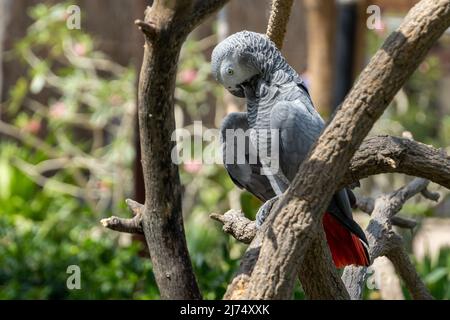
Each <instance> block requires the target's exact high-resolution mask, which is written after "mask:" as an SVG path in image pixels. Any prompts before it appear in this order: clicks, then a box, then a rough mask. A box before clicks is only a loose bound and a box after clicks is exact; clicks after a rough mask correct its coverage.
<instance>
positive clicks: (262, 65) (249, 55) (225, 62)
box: [211, 31, 287, 98]
mask: <svg viewBox="0 0 450 320" xmlns="http://www.w3.org/2000/svg"><path fill="white" fill-rule="evenodd" d="M282 65H287V64H286V62H285V60H284V58H283V57H282V56H281V53H280V51H279V50H278V49H277V48H276V46H275V44H274V43H273V42H272V41H271V40H270V39H269V38H268V37H267V36H265V35H263V34H260V33H255V32H250V31H241V32H238V33H235V34H233V35H231V36H229V37H228V38H226V39H225V40H223V41H222V42H220V43H219V44H218V45H217V46H216V47H215V48H214V50H213V52H212V56H211V68H212V73H213V76H214V78H215V79H216V80H217V81H218V82H219V83H220V84H221V85H223V86H224V87H225V88H226V89H227V90H228V91H229V92H230V93H231V94H233V95H235V96H237V97H241V98H243V97H245V86H246V85H247V84H248V83H249V82H250V80H252V79H255V78H257V77H265V76H267V75H268V74H270V73H272V72H273V71H274V68H277V67H280V66H282Z"/></svg>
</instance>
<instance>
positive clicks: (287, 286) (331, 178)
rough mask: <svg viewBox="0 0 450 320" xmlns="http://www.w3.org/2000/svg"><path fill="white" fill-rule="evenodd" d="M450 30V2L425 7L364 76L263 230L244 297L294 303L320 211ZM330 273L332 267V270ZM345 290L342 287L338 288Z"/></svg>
mask: <svg viewBox="0 0 450 320" xmlns="http://www.w3.org/2000/svg"><path fill="white" fill-rule="evenodd" d="M449 25H450V1H449V0H441V1H432V0H423V1H421V2H420V3H419V4H418V5H416V6H415V7H414V8H413V9H412V10H411V12H410V13H409V14H408V15H407V17H406V18H405V20H404V22H403V23H402V25H401V26H400V28H399V29H398V30H397V31H396V32H394V33H393V34H391V35H390V36H389V37H388V39H387V40H386V41H385V43H384V44H383V46H382V48H381V49H380V50H379V51H378V52H377V53H376V54H375V56H374V57H373V58H372V60H371V62H370V63H369V65H368V66H367V67H366V69H365V70H364V71H363V72H362V74H361V76H360V78H359V79H358V81H357V83H356V84H355V86H354V88H353V89H352V91H351V92H350V93H349V95H348V97H347V98H346V100H345V101H344V103H343V105H342V107H341V108H340V110H339V111H338V112H337V113H336V115H335V117H334V118H333V120H332V121H331V123H330V124H329V125H328V127H327V128H326V129H325V131H324V133H323V134H322V135H321V137H320V138H319V141H318V143H317V144H316V145H315V147H314V148H313V150H312V151H311V152H310V155H309V157H308V159H307V160H305V161H304V162H303V163H302V165H301V167H300V169H299V173H298V174H297V176H296V178H295V179H294V181H293V183H292V186H291V188H289V190H288V192H287V194H286V195H285V196H284V198H283V199H282V200H281V205H279V206H278V207H279V209H278V210H276V212H275V213H276V214H274V215H273V216H272V217H269V219H267V221H266V223H265V224H266V225H268V227H266V228H262V230H263V231H264V237H263V241H262V247H261V251H260V255H259V258H258V261H257V263H256V265H255V267H254V269H253V272H252V274H251V276H250V284H249V287H248V289H247V291H246V293H245V295H244V296H245V297H246V298H250V299H283V298H290V297H291V296H292V289H293V282H294V280H295V274H296V271H297V270H298V265H299V264H301V263H302V262H303V259H304V257H305V254H306V252H307V250H308V248H309V247H310V245H311V243H312V240H313V239H314V238H315V236H316V235H317V234H318V230H319V226H320V222H321V220H322V215H323V212H324V211H325V209H326V205H327V203H328V202H329V200H330V198H331V195H332V194H333V192H334V191H335V190H336V189H337V187H338V185H339V184H340V183H341V181H342V178H343V175H344V172H345V169H346V165H348V163H349V161H350V160H351V158H352V156H353V155H354V153H355V151H356V150H357V148H358V147H359V145H360V144H361V142H362V140H363V139H364V138H365V136H366V135H367V133H368V132H369V130H370V129H371V127H372V125H373V123H374V122H375V121H376V120H377V119H378V118H379V117H380V115H381V114H382V113H383V111H384V109H385V108H386V107H387V105H388V104H389V102H390V101H391V100H392V98H393V96H394V95H395V93H396V92H397V91H398V89H399V88H400V87H401V86H402V85H403V84H404V83H405V81H406V79H407V78H408V77H409V76H410V75H411V74H412V72H413V71H414V70H415V69H416V67H417V66H418V64H419V63H420V62H421V61H422V59H423V58H424V56H425V54H426V53H427V52H428V50H429V49H430V47H431V46H432V45H433V43H434V42H435V41H436V40H437V39H438V38H439V37H440V35H441V34H442V33H443V32H444V31H445V30H446V29H447V28H448V26H449ZM332 268H333V266H332V265H329V268H328V269H332ZM338 285H342V284H338Z"/></svg>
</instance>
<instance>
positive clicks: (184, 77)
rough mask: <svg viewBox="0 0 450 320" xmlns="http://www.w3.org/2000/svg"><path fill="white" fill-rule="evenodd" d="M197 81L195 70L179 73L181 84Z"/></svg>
mask: <svg viewBox="0 0 450 320" xmlns="http://www.w3.org/2000/svg"><path fill="white" fill-rule="evenodd" d="M195 79H197V70H195V69H186V70H183V71H181V72H180V81H181V82H182V83H183V84H191V83H192V82H194V81H195Z"/></svg>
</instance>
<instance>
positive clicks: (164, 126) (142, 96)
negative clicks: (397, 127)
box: [102, 0, 450, 299]
mask: <svg viewBox="0 0 450 320" xmlns="http://www.w3.org/2000/svg"><path fill="white" fill-rule="evenodd" d="M226 2H227V1H226V0H222V1H219V0H210V1H206V0H197V1H195V0H192V1H189V0H184V1H176V2H173V1H157V0H155V1H154V3H153V5H152V7H151V8H149V9H148V10H147V11H146V13H145V20H144V21H140V20H137V21H136V24H137V26H138V27H139V28H140V29H141V30H142V32H143V33H144V35H145V39H146V45H145V49H144V50H145V54H144V62H143V66H142V70H141V77H140V80H139V99H138V100H139V118H140V121H139V122H140V137H141V147H142V161H143V167H144V179H145V184H146V203H145V204H144V205H141V204H139V203H136V202H134V201H131V200H128V201H127V204H128V206H129V208H130V209H131V210H132V211H133V212H134V214H135V216H134V218H132V219H122V218H117V217H111V218H108V219H104V220H102V224H103V225H104V226H105V227H107V228H110V229H113V230H117V231H121V232H131V233H143V234H144V236H145V238H146V241H147V244H148V247H149V251H150V256H151V257H152V262H153V265H154V272H155V278H156V281H157V283H158V287H159V289H160V292H161V296H162V297H163V298H167V299H172V298H178V299H179V298H188V299H192V298H194V299H198V298H201V293H200V291H199V289H198V286H197V284H196V279H195V275H194V274H193V271H192V266H191V264H190V261H189V253H188V252H187V247H186V242H185V236H184V229H183V222H182V215H181V206H180V197H181V194H180V191H179V190H180V182H179V178H178V171H177V167H176V166H175V165H173V164H171V165H167V163H169V162H170V161H168V159H169V157H170V155H169V152H168V151H167V150H168V148H167V143H169V142H170V133H171V129H173V128H174V127H175V126H174V117H173V91H174V83H175V81H174V79H175V76H176V66H177V62H178V60H177V59H178V55H179V50H180V49H181V45H182V43H183V42H184V40H185V38H186V36H187V35H188V34H189V33H190V32H191V31H192V30H193V28H194V27H195V26H196V25H198V24H199V23H200V22H201V21H202V20H204V19H205V17H206V16H207V15H209V14H211V13H213V12H214V11H216V10H218V9H219V8H220V7H221V6H223V5H224V4H225V3H226ZM292 3H293V0H274V1H273V2H272V10H271V15H270V18H269V26H268V29H267V34H266V35H262V34H257V33H253V32H248V31H243V32H239V33H237V34H234V35H231V36H230V37H229V38H227V39H226V40H224V41H223V42H221V43H219V44H218V45H217V47H216V48H215V49H214V51H213V55H212V62H211V66H212V72H213V75H214V77H215V78H216V80H217V81H218V82H219V83H220V84H222V85H223V86H224V87H225V88H226V89H227V90H228V91H230V93H232V94H234V95H236V96H238V97H243V98H245V99H246V102H247V112H245V113H232V114H230V115H228V116H227V117H226V118H225V119H224V121H223V123H222V127H221V140H222V143H223V147H224V146H225V147H226V145H227V143H228V141H227V136H226V134H224V133H225V132H226V130H228V129H244V131H245V130H246V129H252V130H254V131H253V132H254V134H253V135H250V136H249V138H248V140H250V142H251V143H252V144H253V145H254V146H256V151H257V153H258V151H259V150H258V148H260V146H264V145H265V146H267V145H270V144H271V142H273V141H277V142H278V143H279V146H280V148H279V154H278V156H279V170H278V171H276V170H275V171H270V173H271V174H269V175H262V174H261V170H260V169H261V168H264V169H267V168H268V167H270V164H271V162H270V159H269V160H268V159H266V158H264V157H262V158H258V162H257V163H256V164H250V163H247V162H246V163H243V164H235V163H233V162H232V161H231V162H230V161H226V160H227V159H226V156H227V154H226V152H225V153H224V156H225V159H224V160H225V161H224V164H225V167H226V169H227V171H228V173H229V175H230V177H231V178H232V180H233V182H234V183H235V184H236V185H237V186H239V187H241V188H244V189H246V190H248V191H249V192H251V193H252V194H254V195H255V196H256V197H257V198H259V199H260V200H262V201H263V202H267V201H269V204H268V205H267V206H266V209H267V210H265V211H267V212H265V211H264V210H263V211H264V217H262V216H261V217H259V222H258V223H255V222H254V221H250V220H249V219H247V218H246V217H245V216H244V215H243V213H242V212H239V211H235V210H230V211H229V212H227V213H225V214H223V215H220V214H216V213H213V214H211V218H212V219H215V220H217V221H219V222H220V223H222V224H223V229H224V231H225V232H227V233H229V234H231V235H232V236H233V237H235V238H236V239H238V240H240V241H242V242H244V243H249V247H248V249H247V251H246V253H245V254H244V256H243V258H242V260H241V266H240V268H239V270H238V272H237V274H236V275H235V277H234V279H233V280H232V282H231V283H230V284H229V286H228V289H227V292H226V294H225V296H224V298H225V299H239V298H246V299H289V298H290V297H291V296H292V291H293V287H294V282H295V279H296V277H298V278H299V280H300V282H301V284H302V286H303V289H304V290H305V293H306V295H307V296H308V297H309V298H311V299H349V298H351V299H361V298H362V288H363V284H364V281H365V279H366V277H367V272H366V269H367V268H366V267H367V266H368V265H369V264H370V263H371V262H372V261H373V260H374V259H375V258H377V257H379V256H386V257H387V258H389V259H390V260H391V261H392V263H393V264H394V266H395V268H396V271H397V273H398V274H399V275H400V277H401V278H402V279H403V280H404V282H405V285H406V287H407V288H408V290H409V291H410V292H411V295H412V296H413V297H414V298H416V299H431V298H432V297H431V295H430V294H429V292H428V291H427V289H426V287H425V285H424V284H423V282H422V281H421V279H420V278H419V277H418V274H417V272H416V271H415V270H414V267H413V265H412V263H411V261H410V259H409V257H408V255H407V253H406V251H405V249H404V247H403V244H402V239H401V238H400V236H399V235H398V234H397V233H396V232H395V231H394V229H393V226H394V225H396V226H401V227H405V228H413V227H414V226H415V222H414V221H411V220H409V219H406V218H402V217H399V216H397V215H396V214H397V213H398V212H399V211H400V209H401V207H402V205H403V204H404V203H405V202H406V201H407V200H408V199H410V198H411V197H413V196H414V195H416V194H419V193H420V194H422V195H423V196H424V197H425V198H427V199H430V200H433V201H436V200H437V199H438V198H439V195H438V194H435V193H432V192H430V191H428V190H427V186H428V183H429V181H432V182H435V183H438V184H440V185H442V186H444V187H446V188H450V157H449V156H448V155H447V154H446V153H445V152H442V151H441V150H437V149H435V148H433V147H431V146H427V145H424V144H421V143H419V142H416V141H413V140H410V139H404V138H397V137H390V136H377V137H370V138H366V135H367V134H368V132H369V130H370V128H371V127H372V125H373V124H374V122H375V121H376V120H377V119H378V117H379V116H380V115H381V114H382V112H383V111H384V110H385V108H386V107H387V105H388V103H389V102H390V101H391V100H392V98H393V97H394V95H395V94H396V92H397V91H398V90H399V88H400V87H401V86H402V85H403V83H404V82H405V81H406V79H407V78H408V77H409V76H410V75H411V74H412V72H413V71H414V70H415V69H416V68H417V66H418V65H419V63H420V62H421V61H422V59H423V58H424V56H425V54H426V53H427V52H428V50H429V49H430V48H431V46H432V45H433V43H434V42H435V41H436V40H437V39H438V38H439V37H440V35H441V34H442V33H443V32H444V31H445V30H446V29H447V28H448V27H449V25H450V0H438V1H435V0H422V1H420V2H419V3H418V4H417V5H416V6H415V7H414V8H413V9H411V11H410V12H409V13H408V15H407V16H406V18H405V20H404V22H403V23H402V24H401V26H400V27H399V28H398V29H397V31H396V32H394V33H393V34H391V36H389V37H388V38H387V40H386V41H385V43H384V45H383V46H382V48H381V49H380V50H379V51H378V52H377V53H376V54H375V56H374V57H373V58H372V60H371V61H370V63H369V65H368V66H367V67H366V68H365V70H364V71H363V72H362V73H361V75H360V77H359V79H358V80H357V82H356V83H355V85H354V87H353V88H352V90H351V92H350V93H349V94H348V96H347V97H346V99H345V101H344V102H343V103H342V105H341V107H340V108H339V110H338V111H337V112H336V114H335V116H334V118H333V119H332V120H331V122H330V123H329V124H328V125H327V126H325V123H324V122H323V120H322V119H321V117H320V116H319V114H318V113H317V111H316V110H315V108H314V106H313V104H312V101H311V99H310V97H309V93H308V90H307V89H306V87H305V86H304V84H303V83H302V80H301V78H300V77H299V76H298V74H297V73H296V71H295V70H294V69H293V68H291V67H290V66H289V64H288V63H287V61H286V60H285V59H284V58H283V56H282V55H281V52H280V50H281V46H282V43H283V38H284V34H285V32H286V28H287V22H288V20H289V15H290V10H291V7H292ZM168 42H170V43H172V44H174V45H173V46H172V47H170V48H169V47H168V46H167V43H168ZM161 88H164V90H161ZM150 92H152V94H150ZM154 113H155V114H159V115H161V116H160V117H152V116H150V115H152V114H154ZM270 129H276V130H277V131H278V132H279V135H278V138H277V139H278V140H272V139H271V138H270V137H269V138H268V137H267V136H264V135H263V134H261V133H260V132H262V131H264V130H270ZM258 154H259V153H258ZM387 172H400V173H404V174H408V175H411V176H416V177H420V178H416V179H414V180H413V181H412V182H410V183H409V184H408V185H406V186H404V187H403V188H400V189H398V190H396V191H394V192H392V193H389V194H384V195H382V196H380V197H379V198H377V199H375V200H373V199H364V198H356V197H355V196H354V195H353V193H352V191H351V190H350V189H349V188H348V187H347V186H351V185H355V183H357V182H358V180H360V179H363V178H365V177H368V176H370V175H374V174H379V173H387ZM355 207H359V208H360V209H362V210H363V211H365V212H367V213H369V214H371V220H370V223H369V225H368V227H367V228H366V230H365V232H364V231H363V230H362V229H361V228H360V227H359V226H358V225H357V224H356V223H355V222H354V221H353V218H352V208H355ZM173 224H175V226H174V227H171V228H165V226H168V225H173ZM336 267H338V268H344V272H343V275H342V278H341V277H340V275H339V273H338V272H337V270H336ZM168 270H170V272H169V271H168ZM280 270H283V271H282V274H281V272H280Z"/></svg>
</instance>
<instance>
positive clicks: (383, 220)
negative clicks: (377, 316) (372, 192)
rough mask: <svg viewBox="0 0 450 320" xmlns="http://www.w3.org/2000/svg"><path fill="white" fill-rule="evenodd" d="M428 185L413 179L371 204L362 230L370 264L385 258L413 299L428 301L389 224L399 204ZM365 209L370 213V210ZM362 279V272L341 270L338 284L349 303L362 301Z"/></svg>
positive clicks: (364, 271)
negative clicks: (351, 300) (340, 285)
mask: <svg viewBox="0 0 450 320" xmlns="http://www.w3.org/2000/svg"><path fill="white" fill-rule="evenodd" d="M428 184H429V181H428V180H425V179H422V178H416V179H414V180H413V181H411V182H410V183H409V184H408V185H406V186H404V187H402V188H400V189H398V190H396V191H394V192H391V193H389V194H384V195H381V196H380V197H378V198H377V199H376V200H375V201H374V205H373V207H372V211H371V212H369V213H370V214H371V220H370V222H369V225H368V227H367V229H366V235H367V239H368V241H369V254H370V258H371V260H372V261H374V260H375V259H376V258H378V257H380V256H386V257H387V258H389V260H391V261H392V263H393V264H394V267H395V269H396V271H397V272H398V274H399V275H400V277H401V278H402V279H403V280H404V282H405V284H406V286H407V288H408V290H409V291H410V292H411V295H412V296H413V297H414V299H432V296H431V295H430V293H429V292H428V290H427V289H426V287H425V285H424V283H423V282H422V281H421V280H420V277H419V275H418V274H417V271H416V270H415V268H414V266H413V265H412V263H411V261H410V259H409V257H408V254H407V252H406V251H405V248H404V246H403V241H402V238H401V237H400V236H399V235H398V234H396V233H395V231H394V229H393V221H392V220H393V218H395V215H396V214H397V213H398V212H399V211H400V210H401V208H402V207H403V204H404V203H405V202H406V201H407V200H408V199H410V198H411V197H413V196H414V195H416V194H419V193H421V192H422V191H423V190H426V188H427V186H428ZM365 209H369V210H370V206H369V207H367V208H365ZM366 277H367V269H366V268H361V267H355V266H349V267H346V268H345V270H344V273H343V275H342V280H343V282H344V283H345V285H346V287H347V290H348V292H349V294H350V297H351V298H352V299H356V300H359V299H361V298H362V291H363V287H364V283H365V280H366Z"/></svg>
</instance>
